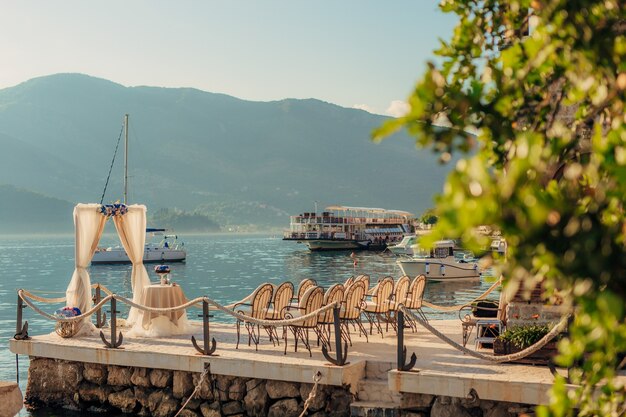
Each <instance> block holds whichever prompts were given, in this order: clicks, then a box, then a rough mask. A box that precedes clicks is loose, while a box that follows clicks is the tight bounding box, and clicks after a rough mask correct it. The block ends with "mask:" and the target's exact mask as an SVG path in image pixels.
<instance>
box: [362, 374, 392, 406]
mask: <svg viewBox="0 0 626 417" xmlns="http://www.w3.org/2000/svg"><path fill="white" fill-rule="evenodd" d="M357 398H358V399H359V401H375V402H383V403H389V404H396V405H400V401H401V398H402V396H401V394H400V393H399V392H392V391H390V390H389V385H388V383H387V381H386V380H381V379H367V378H366V379H362V380H360V381H359V383H358V386H357Z"/></svg>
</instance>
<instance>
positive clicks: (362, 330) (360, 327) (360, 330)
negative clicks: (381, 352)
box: [354, 317, 369, 343]
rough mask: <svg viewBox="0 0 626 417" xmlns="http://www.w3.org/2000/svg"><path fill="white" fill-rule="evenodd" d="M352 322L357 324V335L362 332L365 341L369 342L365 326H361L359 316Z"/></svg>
mask: <svg viewBox="0 0 626 417" xmlns="http://www.w3.org/2000/svg"><path fill="white" fill-rule="evenodd" d="M354 322H355V323H356V324H357V326H359V336H360V335H361V334H363V336H365V341H366V342H368V343H369V339H368V337H367V330H365V327H364V326H363V323H362V322H361V318H360V317H357V318H356V319H355V320H354Z"/></svg>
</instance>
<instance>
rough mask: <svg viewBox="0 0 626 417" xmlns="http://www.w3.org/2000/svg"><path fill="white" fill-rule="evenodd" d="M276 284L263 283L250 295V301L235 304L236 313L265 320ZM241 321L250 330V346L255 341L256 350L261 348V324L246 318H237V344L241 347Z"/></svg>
mask: <svg viewBox="0 0 626 417" xmlns="http://www.w3.org/2000/svg"><path fill="white" fill-rule="evenodd" d="M273 292H274V286H273V285H272V284H269V283H265V284H261V285H259V286H258V287H257V289H256V290H254V292H253V293H252V295H251V296H250V297H249V302H245V303H243V302H242V303H237V304H235V305H234V306H233V310H234V311H235V312H236V313H239V314H243V315H246V316H249V317H251V318H254V319H261V320H264V319H265V318H266V316H267V310H268V307H269V304H270V301H271V300H272V293H273ZM241 323H244V324H245V326H246V330H247V331H248V346H250V342H251V341H253V342H254V346H255V350H259V339H260V326H259V325H257V324H254V323H252V322H249V321H246V320H240V319H237V346H236V347H235V349H239V337H240V336H241Z"/></svg>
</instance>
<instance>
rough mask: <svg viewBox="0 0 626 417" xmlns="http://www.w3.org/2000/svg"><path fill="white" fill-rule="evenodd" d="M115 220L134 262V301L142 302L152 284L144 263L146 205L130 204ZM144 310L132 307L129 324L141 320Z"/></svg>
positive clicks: (132, 273) (132, 281)
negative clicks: (147, 287)
mask: <svg viewBox="0 0 626 417" xmlns="http://www.w3.org/2000/svg"><path fill="white" fill-rule="evenodd" d="M113 222H114V223H115V228H116V229H117V234H118V235H119V237H120V241H121V242H122V246H123V247H124V249H125V250H126V254H127V255H128V258H129V259H130V261H131V263H132V264H133V268H132V271H131V286H132V290H133V301H134V302H135V303H140V301H141V295H142V292H143V288H144V287H145V286H146V285H150V278H149V277H148V271H146V267H145V266H144V265H143V253H144V246H145V243H146V206H144V205H139V204H133V205H131V206H128V212H127V213H126V214H124V215H123V216H113ZM142 316H143V315H142V312H141V311H140V310H137V309H136V308H131V309H130V312H129V313H128V320H127V322H128V323H129V324H131V325H132V324H133V323H135V322H140V321H141V319H142Z"/></svg>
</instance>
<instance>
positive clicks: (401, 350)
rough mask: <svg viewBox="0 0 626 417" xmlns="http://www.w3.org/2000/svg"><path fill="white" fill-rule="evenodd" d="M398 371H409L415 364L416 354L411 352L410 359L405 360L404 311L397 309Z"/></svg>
mask: <svg viewBox="0 0 626 417" xmlns="http://www.w3.org/2000/svg"><path fill="white" fill-rule="evenodd" d="M397 334H398V343H397V347H398V351H397V353H398V355H397V359H398V371H410V370H411V369H413V367H414V366H415V362H416V361H417V356H415V353H413V354H411V360H410V361H409V363H407V362H406V346H405V345H404V311H402V309H398V332H397Z"/></svg>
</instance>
